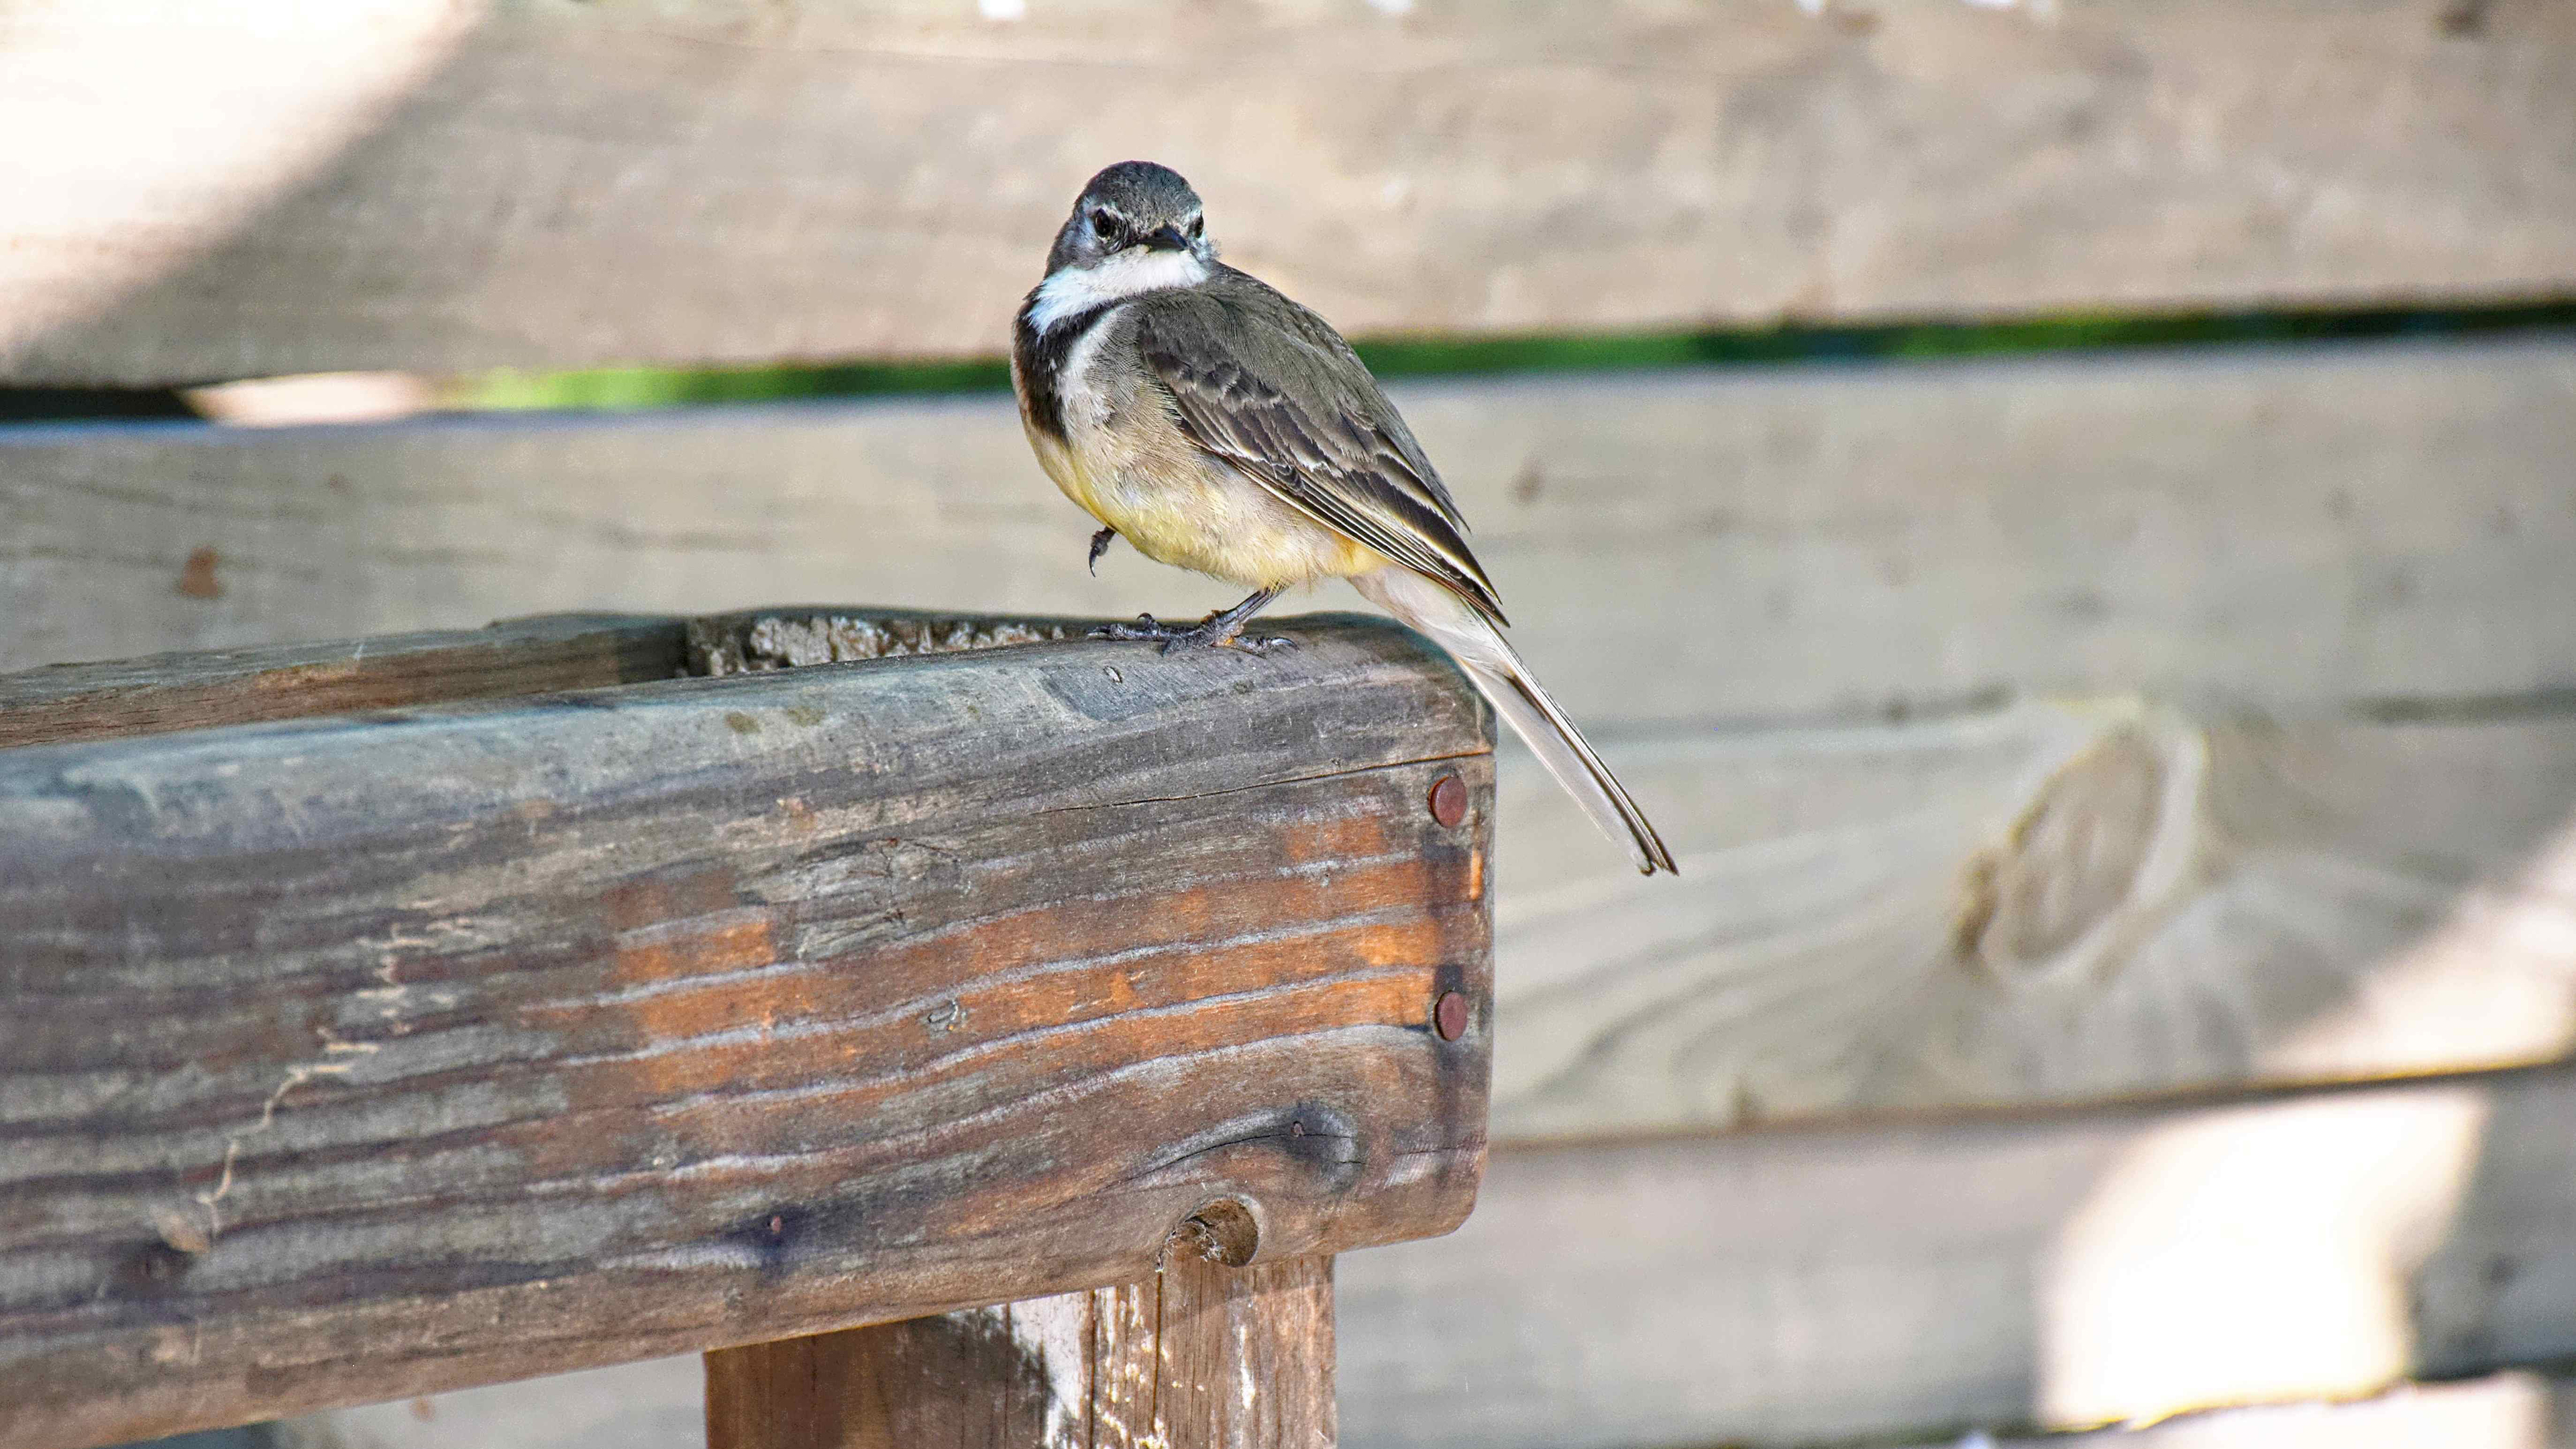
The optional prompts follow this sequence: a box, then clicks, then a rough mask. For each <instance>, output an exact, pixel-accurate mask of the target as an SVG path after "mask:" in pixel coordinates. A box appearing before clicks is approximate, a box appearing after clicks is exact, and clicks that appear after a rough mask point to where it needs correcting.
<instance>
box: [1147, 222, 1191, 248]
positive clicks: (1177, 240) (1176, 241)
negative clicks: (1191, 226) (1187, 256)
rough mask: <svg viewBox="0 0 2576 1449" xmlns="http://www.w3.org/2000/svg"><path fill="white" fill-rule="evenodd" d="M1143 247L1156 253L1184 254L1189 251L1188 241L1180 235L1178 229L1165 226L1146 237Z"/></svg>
mask: <svg viewBox="0 0 2576 1449" xmlns="http://www.w3.org/2000/svg"><path fill="white" fill-rule="evenodd" d="M1145 245H1146V246H1148V247H1150V248H1152V249H1153V250H1155V251H1158V252H1185V251H1188V250H1189V249H1190V239H1189V238H1188V237H1185V236H1183V235H1181V229H1180V228H1179V227H1177V226H1167V227H1164V228H1163V229H1162V230H1160V231H1157V232H1153V233H1150V234H1149V235H1147V236H1146V238H1145Z"/></svg>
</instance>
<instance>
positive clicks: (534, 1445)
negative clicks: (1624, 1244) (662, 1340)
mask: <svg viewBox="0 0 2576 1449" xmlns="http://www.w3.org/2000/svg"><path fill="white" fill-rule="evenodd" d="M696 1367H697V1364H696V1362H695V1360H684V1359H672V1360H664V1361H661V1362H658V1363H655V1364H635V1365H629V1366H627V1367H625V1368H618V1369H595V1370H592V1371H590V1372H587V1373H580V1374H568V1375H565V1376H563V1377H560V1378H553V1379H546V1380H544V1381H542V1382H538V1383H527V1384H510V1385H505V1386H502V1387H498V1388H490V1389H476V1390H470V1391H468V1392H466V1393H461V1394H443V1395H440V1396H439V1397H438V1398H436V1399H434V1400H422V1401H420V1403H421V1405H422V1407H421V1408H420V1409H417V1410H415V1409H414V1408H413V1407H412V1406H411V1405H409V1404H381V1405H373V1406H370V1407H367V1408H362V1409H344V1410H340V1411H338V1412H335V1413H332V1414H328V1415H319V1416H316V1417H315V1418H314V1419H312V1420H309V1421H306V1422H304V1423H301V1424H299V1425H297V1430H298V1431H299V1432H303V1433H306V1434H308V1435H317V1436H318V1435H332V1434H336V1435H338V1436H340V1438H339V1439H338V1440H329V1439H326V1440H324V1441H323V1442H325V1443H341V1442H345V1443H347V1444H349V1445H350V1446H351V1449H467V1446H472V1449H698V1446H699V1441H700V1437H701V1436H700V1433H699V1429H698V1415H699V1413H700V1395H699V1393H698V1386H697V1383H696V1376H695V1370H696ZM648 1371H649V1372H648ZM1981 1432H1984V1431H1982V1430H1980V1429H1977V1428H1968V1429H1963V1430H1956V1431H1952V1432H1947V1433H1943V1434H1941V1435H1940V1436H1938V1437H1936V1438H1927V1439H1925V1440H1923V1441H1922V1442H1921V1443H1920V1444H1919V1445H1917V1446H1914V1449H2429V1446H2434V1445H2439V1446H2442V1449H2576V1381H2571V1380H2570V1379H2568V1378H2566V1377H2564V1376H2561V1375H2557V1374H2549V1373H2535V1372H2530V1371H2514V1372H2508V1373H2499V1374H2490V1375H2487V1376H2485V1377H2483V1378H2474V1379H2465V1380H2459V1381H2455V1382H2448V1383H2432V1384H2408V1385H2405V1386H2403V1387H2400V1388H2397V1389H2393V1390H2391V1391H2389V1392H2388V1393H2385V1394H2380V1395H2375V1396H2373V1397H2370V1398H2366V1399H2358V1400H2342V1401H2330V1402H2308V1403H2298V1404H2283V1405H2264V1406H2257V1407H2250V1408H2235V1409H2219V1410H2214V1411H2210V1412H2205V1413H2195V1414H2187V1415H2183V1416H2181V1417H2179V1418H2174V1419H2168V1420H2165V1421H2163V1422H2161V1423H2157V1424H2153V1425H2142V1426H2137V1427H2129V1428H2117V1429H2103V1430H2098V1431H2093V1432H2084V1431H2074V1432H2068V1433H2057V1434H2028V1435H2025V1434H2015V1433H2012V1432H2009V1431H2006V1432H2004V1433H2002V1434H2001V1435H1996V1434H1993V1433H1987V1434H1986V1437H1984V1438H1978V1437H1976V1436H1977V1435H1978V1434H1979V1433H1981ZM299 1442H300V1441H299ZM1372 1442H1373V1441H1372ZM1889 1442H1890V1441H1889V1440H1888V1439H1887V1438H1886V1437H1885V1436H1883V1435H1872V1436H1871V1437H1869V1438H1867V1439H1864V1440H1860V1441H1857V1442H1855V1443H1853V1444H1852V1446H1851V1449H1886V1446H1887V1445H1888V1444H1889Z"/></svg>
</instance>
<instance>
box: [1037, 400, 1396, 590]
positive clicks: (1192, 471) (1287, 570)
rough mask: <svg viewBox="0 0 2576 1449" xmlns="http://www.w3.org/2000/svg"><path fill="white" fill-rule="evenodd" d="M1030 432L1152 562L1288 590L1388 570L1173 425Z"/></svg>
mask: <svg viewBox="0 0 2576 1449" xmlns="http://www.w3.org/2000/svg"><path fill="white" fill-rule="evenodd" d="M1152 431H1153V432H1159V433H1161V434H1162V435H1163V436H1161V437H1159V438H1157V437H1154V436H1151V435H1150V433H1148V432H1147V430H1143V429H1138V430H1133V431H1126V432H1122V431H1121V430H1119V429H1115V428H1085V429H1077V430H1076V431H1075V432H1074V435H1073V437H1072V438H1071V439H1070V440H1058V439H1056V438H1053V437H1050V436H1048V435H1047V434H1046V433H1044V432H1042V431H1040V430H1039V429H1038V428H1036V427H1029V428H1028V435H1029V446H1030V447H1031V448H1032V449H1034V450H1035V451H1036V453H1037V455H1038V466H1040V467H1042V468H1044V469H1045V470H1046V473H1047V476H1048V477H1049V478H1052V479H1054V480H1055V486H1056V487H1058V488H1060V489H1062V490H1063V491H1064V496H1066V497H1067V498H1070V499H1072V500H1073V501H1074V502H1075V503H1076V504H1077V505H1079V506H1080V507H1081V508H1082V510H1083V511H1084V512H1086V513H1088V514H1090V515H1091V516H1092V517H1094V518H1097V519H1099V520H1100V521H1101V522H1102V523H1105V524H1107V525H1109V526H1110V527H1111V528H1114V529H1116V530H1118V536H1119V537H1121V538H1123V539H1125V540H1127V542H1128V543H1130V544H1131V545H1133V546H1134V547H1135V549H1136V551H1137V552H1138V553H1141V554H1143V555H1144V556H1145V557H1147V558H1150V559H1152V560H1154V561H1155V562H1156V563H1164V564H1170V565H1172V566H1173V567H1175V568H1185V569H1190V570H1193V571H1195V572H1198V573H1203V574H1208V575H1212V576H1214V577H1216V578H1220V579H1225V580H1227V581H1229V582H1231V583H1235V584H1238V585H1240V586H1242V587H1244V588H1247V589H1266V588H1287V587H1292V586H1294V585H1298V584H1306V583H1312V582H1314V581H1315V580H1317V579H1322V578H1348V577H1350V576H1351V575H1353V574H1362V573H1367V572H1369V571H1370V570H1372V569H1376V568H1381V567H1383V566H1384V565H1385V564H1386V562H1387V560H1386V557H1385V555H1383V554H1380V553H1378V552H1377V551H1376V550H1374V549H1371V548H1368V547H1366V546H1364V545H1361V544H1358V543H1354V542H1353V541H1351V540H1350V539H1348V538H1345V537H1344V536H1342V535H1341V534H1340V533H1337V532H1335V531H1334V530H1332V529H1330V528H1327V527H1325V526H1324V525H1323V524H1321V523H1317V522H1316V521H1314V520H1313V519H1311V518H1309V517H1307V516H1306V515H1305V514H1303V513H1300V512H1298V511H1297V510H1296V509H1295V508H1294V507H1292V506H1291V505H1289V504H1287V503H1285V502H1283V501H1281V500H1280V499H1279V498H1278V497H1277V496H1276V495H1274V494H1273V493H1271V492H1270V490H1268V489H1267V488H1264V487H1262V486H1261V485H1260V484H1258V483H1256V482H1254V481H1252V480H1251V479H1249V478H1246V477H1244V476H1243V475H1242V474H1240V473H1237V472H1236V471H1235V470H1234V469H1233V468H1231V467H1228V466H1227V465H1226V464H1224V463H1222V462H1220V461H1218V460H1217V459H1215V458H1212V457H1210V456H1208V455H1207V454H1206V453H1204V452H1202V451H1200V450H1199V449H1198V448H1197V447H1196V446H1195V445H1193V444H1190V443H1189V442H1188V441H1187V440H1186V439H1185V438H1182V437H1181V436H1180V434H1179V433H1178V431H1177V430H1176V429H1170V428H1160V429H1154V430H1152Z"/></svg>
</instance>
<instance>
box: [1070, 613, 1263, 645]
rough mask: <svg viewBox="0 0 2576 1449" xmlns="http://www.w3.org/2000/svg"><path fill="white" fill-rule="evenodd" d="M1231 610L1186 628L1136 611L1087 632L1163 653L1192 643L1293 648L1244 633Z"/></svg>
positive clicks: (1240, 620)
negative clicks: (1132, 618) (1130, 619)
mask: <svg viewBox="0 0 2576 1449" xmlns="http://www.w3.org/2000/svg"><path fill="white" fill-rule="evenodd" d="M1232 612H1233V611H1232V610H1229V609H1220V610H1218V611H1217V612H1216V613H1213V614H1210V615H1208V616H1207V617H1206V618H1204V619H1201V620H1200V621H1198V622H1197V623H1196V624H1193V625H1190V626H1189V627H1187V628H1180V627H1176V626H1174V625H1171V624H1166V623H1163V622H1162V621H1161V620H1158V619H1156V618H1155V617H1154V616H1153V615H1151V614H1139V615H1137V616H1136V622H1135V623H1133V624H1103V625H1100V626H1099V627H1098V628H1096V629H1093V630H1092V631H1091V637H1092V638H1094V639H1118V640H1124V641H1126V642H1129V643H1140V644H1160V645H1162V646H1163V652H1164V653H1166V654H1169V653H1171V652H1172V651H1173V650H1175V649H1184V648H1190V647H1193V646H1196V647H1203V648H1209V649H1240V650H1242V651H1243V652H1244V653H1246V654H1269V653H1272V652H1273V651H1276V650H1280V649H1294V648H1296V647H1297V641H1295V640H1293V639H1282V638H1279V637H1278V636H1276V635H1268V636H1264V635H1257V634H1246V633H1244V632H1243V624H1244V621H1243V620H1242V619H1240V618H1229V617H1228V615H1229V614H1231V613H1232Z"/></svg>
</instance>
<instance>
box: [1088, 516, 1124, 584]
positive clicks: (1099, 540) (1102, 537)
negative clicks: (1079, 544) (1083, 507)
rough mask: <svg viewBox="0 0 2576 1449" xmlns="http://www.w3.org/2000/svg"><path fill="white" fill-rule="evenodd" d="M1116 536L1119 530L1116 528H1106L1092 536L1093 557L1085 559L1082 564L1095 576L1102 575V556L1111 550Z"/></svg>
mask: <svg viewBox="0 0 2576 1449" xmlns="http://www.w3.org/2000/svg"><path fill="white" fill-rule="evenodd" d="M1116 537H1118V530H1117V529H1114V528H1104V529H1102V530H1100V531H1099V532H1098V533H1095V534H1093V535H1092V536H1091V557H1090V558H1087V559H1085V560H1083V564H1082V566H1083V567H1084V568H1086V569H1089V570H1090V571H1091V576H1092V577H1093V578H1095V579H1096V578H1098V577H1100V556H1101V555H1102V554H1104V553H1107V552H1109V544H1110V541H1111V540H1112V539H1115V538H1116Z"/></svg>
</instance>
